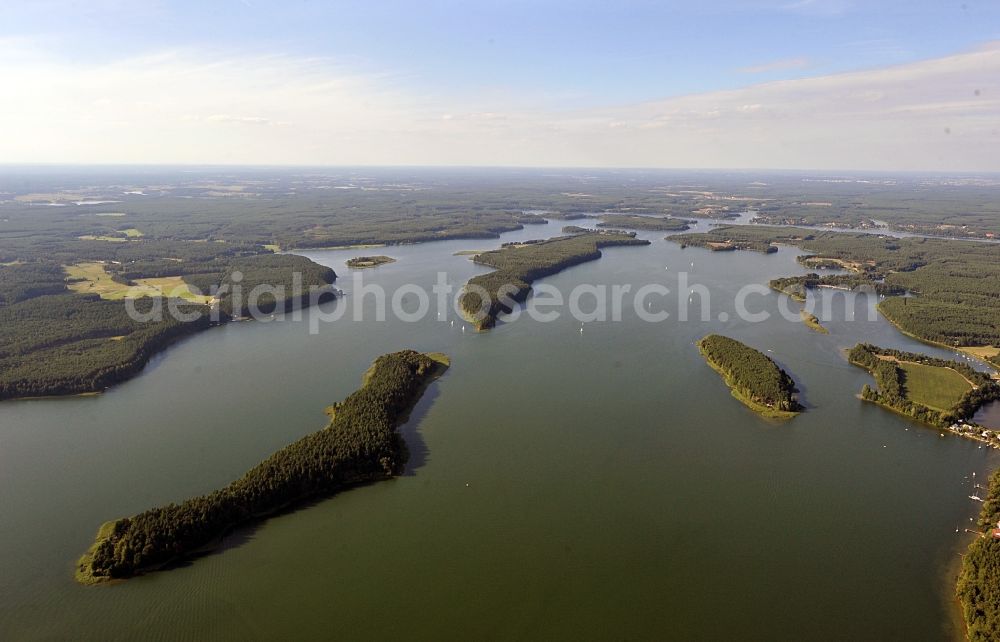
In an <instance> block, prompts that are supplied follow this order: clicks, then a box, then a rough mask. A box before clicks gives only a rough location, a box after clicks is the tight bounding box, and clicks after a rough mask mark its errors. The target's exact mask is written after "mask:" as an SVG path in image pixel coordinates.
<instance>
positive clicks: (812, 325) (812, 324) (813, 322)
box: [799, 310, 830, 334]
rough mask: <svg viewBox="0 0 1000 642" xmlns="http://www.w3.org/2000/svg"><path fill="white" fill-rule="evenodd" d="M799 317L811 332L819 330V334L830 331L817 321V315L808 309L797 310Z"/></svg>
mask: <svg viewBox="0 0 1000 642" xmlns="http://www.w3.org/2000/svg"><path fill="white" fill-rule="evenodd" d="M799 317H801V319H802V323H805V324H806V327H808V328H809V329H810V330H812V331H813V332H819V333H820V334H830V331H829V330H827V329H826V328H825V327H823V324H822V323H820V322H819V317H817V316H816V315H815V314H813V313H812V312H809V311H808V310H799Z"/></svg>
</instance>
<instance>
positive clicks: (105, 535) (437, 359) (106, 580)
mask: <svg viewBox="0 0 1000 642" xmlns="http://www.w3.org/2000/svg"><path fill="white" fill-rule="evenodd" d="M390 354H392V355H395V354H398V353H390ZM419 354H420V355H422V356H424V357H426V358H427V359H429V360H430V361H431V362H432V363H433V366H432V368H431V369H430V371H429V372H427V373H426V374H425V375H424V377H423V379H422V380H421V381H419V383H418V385H417V386H416V387H415V388H414V389H413V390H412V392H411V395H410V397H409V398H408V399H407V400H406V403H405V404H404V405H403V406H402V407H401V408H400V409H399V412H398V414H397V415H396V416H395V417H394V418H393V428H392V432H393V434H395V435H396V436H397V438H398V440H399V447H401V449H402V453H403V457H404V461H405V458H406V443H405V441H403V439H402V436H401V435H399V433H398V432H397V431H398V429H399V428H400V427H401V426H402V425H404V424H405V423H406V422H408V421H409V419H410V415H411V413H412V412H413V409H414V408H415V407H416V405H417V404H418V403H419V402H420V400H421V399H422V398H423V395H424V393H425V392H426V390H427V388H428V387H429V386H430V385H431V384H432V383H434V382H435V381H437V380H438V379H439V378H440V377H441V376H443V375H444V374H445V372H447V370H448V368H449V367H450V366H451V359H450V358H449V357H448V355H446V354H444V353H442V352H421V353H419ZM385 356H388V355H382V357H385ZM382 357H379V358H376V359H375V361H373V362H372V365H371V366H369V367H368V369H367V370H366V371H365V372H364V374H363V375H362V383H361V386H360V387H359V388H358V389H357V390H355V391H354V392H352V393H351V395H353V394H355V393H356V392H359V391H362V390H364V389H365V388H366V387H367V386H368V385H369V383H370V381H371V379H372V377H373V376H374V374H375V373H376V368H377V366H378V363H379V360H380V359H381V358H382ZM351 395H348V397H350V396H351ZM345 399H347V397H345ZM340 403H343V400H342V401H341V402H336V403H334V404H331V405H330V406H327V408H326V409H325V412H326V414H327V415H329V418H330V419H329V422H328V423H327V425H326V426H324V427H323V428H321V429H320V430H319V431H316V432H318V433H322V432H323V431H327V430H330V429H331V427H332V426H333V423H334V421H335V417H336V410H337V408H338V406H339V404H340ZM311 434H315V433H311ZM308 436H309V435H307V436H306V437H308ZM306 437H304V438H303V439H305V438H306ZM300 441H302V440H301V439H300V440H298V441H296V442H293V443H292V444H289V445H286V446H284V447H283V448H281V449H279V450H278V451H275V452H282V451H284V450H286V449H287V448H289V447H292V446H294V445H295V444H297V443H299V442H300ZM273 456H274V453H272V454H271V455H269V456H268V458H265V459H264V460H262V462H260V463H258V464H256V465H255V466H254V467H252V468H251V469H250V470H254V469H256V468H257V467H258V466H260V465H261V463H263V462H265V461H268V459H270V457H273ZM358 475H361V474H360V473H356V474H355V477H354V478H349V479H347V480H345V481H344V482H343V485H342V486H341V487H339V488H335V489H334V490H332V492H327V493H324V492H323V491H322V490H320V491H315V492H314V491H306V492H304V493H302V494H300V495H298V496H296V497H293V498H291V499H289V500H288V501H286V502H283V503H282V504H280V505H278V506H275V507H273V508H270V509H268V510H264V511H257V512H253V513H250V514H249V515H248V516H247V517H245V518H243V519H239V520H237V521H235V522H233V523H231V524H228V525H227V526H225V527H224V528H223V529H222V531H221V532H220V533H219V534H218V535H217V536H215V537H212V538H210V539H209V540H208V541H207V542H206V543H204V544H202V545H201V546H197V547H195V548H193V549H191V550H188V551H183V552H180V553H177V554H175V555H172V556H171V557H169V558H167V559H166V560H163V561H161V562H157V563H155V564H148V565H144V566H138V567H136V568H135V569H134V570H133V572H132V574H130V575H127V576H122V577H112V576H110V575H108V576H105V575H95V574H94V573H93V568H92V566H93V560H94V554H95V552H96V551H97V549H98V548H99V547H100V546H102V545H103V544H104V543H105V542H108V541H110V539H111V537H112V535H113V534H114V530H115V528H116V526H117V525H118V524H119V523H120V522H121V521H122V520H123V519H125V520H131V519H134V518H135V516H131V517H126V518H118V519H114V520H110V521H106V522H104V523H103V524H101V526H100V527H99V528H98V530H97V533H96V535H95V537H94V541H93V543H92V544H91V545H90V546H89V547H88V548H87V550H86V551H85V552H84V553H83V555H81V556H80V557H79V558H78V559H77V561H76V564H75V569H74V578H75V580H76V581H77V582H78V583H80V584H83V585H86V586H95V585H99V584H112V583H118V582H123V581H125V580H127V579H130V578H132V577H138V576H140V575H146V574H148V573H152V572H156V571H159V570H163V569H165V568H168V567H170V566H171V565H172V564H176V563H178V562H180V561H182V560H185V559H190V558H196V557H198V556H200V555H203V554H205V553H207V552H210V551H212V550H215V549H217V548H218V547H219V546H220V545H221V544H222V542H223V541H224V540H225V539H226V537H227V536H229V535H230V534H232V533H233V532H234V531H235V530H237V529H239V528H242V527H245V526H248V525H250V524H253V523H255V522H258V521H263V520H267V519H269V518H271V517H274V516H276V515H280V514H282V513H284V512H286V511H292V510H294V508H295V507H296V506H299V505H301V504H303V503H305V502H307V501H310V500H316V501H322V500H324V499H327V498H330V497H333V496H335V495H337V494H339V493H341V492H343V491H346V490H350V489H352V488H355V487H358V486H364V485H367V484H371V483H375V482H377V481H386V480H390V479H394V478H395V477H397V476H398V472H392V473H389V472H385V473H382V475H381V476H374V477H365V476H358ZM237 481H238V480H237ZM227 488H228V486H227ZM214 492H221V490H217V491H214ZM209 494H211V493H209ZM172 505H173V503H171V506H172ZM140 514H141V513H140Z"/></svg>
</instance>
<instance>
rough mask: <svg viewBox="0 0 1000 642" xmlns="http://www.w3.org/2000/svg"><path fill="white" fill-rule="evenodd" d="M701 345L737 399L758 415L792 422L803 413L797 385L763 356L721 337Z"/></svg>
mask: <svg viewBox="0 0 1000 642" xmlns="http://www.w3.org/2000/svg"><path fill="white" fill-rule="evenodd" d="M697 345H698V350H699V351H700V352H701V354H702V356H703V357H705V361H706V362H707V363H708V365H709V366H711V367H712V369H713V370H715V371H716V372H718V373H719V374H721V375H722V377H723V379H725V381H726V385H728V386H729V389H730V390H731V391H732V394H733V396H734V397H736V398H737V399H739V400H740V401H741V402H742V403H743V404H744V405H745V406H747V407H748V408H750V409H751V410H753V411H754V412H757V413H759V414H760V415H762V416H764V417H767V418H769V419H790V418H792V417H794V416H796V415H797V414H799V413H800V412H802V410H803V407H802V405H801V404H799V402H798V399H797V397H796V393H797V392H798V389H797V388H796V387H795V382H794V381H793V380H792V378H791V377H790V376H789V375H788V373H786V372H785V371H784V370H782V369H781V368H780V367H778V364H776V363H775V362H774V361H773V360H771V358H770V357H768V356H767V355H765V354H764V353H763V352H760V351H759V350H755V349H753V348H751V347H750V346H748V345H746V344H744V343H741V342H739V341H737V340H736V339H731V338H729V337H724V336H722V335H718V334H710V335H708V336H707V337H704V338H703V339H702V340H701V341H699V342H698V344H697Z"/></svg>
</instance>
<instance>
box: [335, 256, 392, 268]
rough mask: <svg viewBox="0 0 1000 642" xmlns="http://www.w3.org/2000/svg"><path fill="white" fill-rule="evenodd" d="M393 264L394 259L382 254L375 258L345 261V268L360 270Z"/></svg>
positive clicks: (357, 257)
mask: <svg viewBox="0 0 1000 642" xmlns="http://www.w3.org/2000/svg"><path fill="white" fill-rule="evenodd" d="M395 262H396V259H394V258H392V257H391V256H385V255H384V254H379V255H377V256H356V257H354V258H353V259H347V267H349V268H354V269H356V270H360V269H362V268H370V267H378V266H380V265H386V264H388V263H395Z"/></svg>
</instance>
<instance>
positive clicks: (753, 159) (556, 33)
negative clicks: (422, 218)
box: [0, 0, 1000, 173]
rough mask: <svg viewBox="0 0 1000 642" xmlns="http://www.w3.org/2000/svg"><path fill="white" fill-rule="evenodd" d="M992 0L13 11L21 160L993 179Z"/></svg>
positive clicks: (9, 122) (996, 19) (6, 56)
mask: <svg viewBox="0 0 1000 642" xmlns="http://www.w3.org/2000/svg"><path fill="white" fill-rule="evenodd" d="M997 24H1000V6H996V5H995V4H989V3H976V2H967V3H964V4H961V5H954V6H951V5H949V6H941V5H940V3H931V2H902V1H898V0H890V1H887V2H880V3H877V6H873V5H872V4H871V3H867V4H866V3H860V2H853V1H851V0H800V1H798V2H788V1H781V0H754V1H752V2H731V1H722V2H715V3H710V4H707V5H696V4H693V3H689V2H680V1H673V2H667V3H649V2H640V1H632V2H625V3H616V4H614V5H609V4H603V3H594V2H582V3H569V2H560V1H552V2H543V3H523V2H510V3H502V4H500V5H498V4H494V3H459V2H453V1H450V0H448V1H442V2H435V3H430V4H427V5H422V6H419V7H415V6H413V5H410V4H408V3H403V2H388V3H379V4H378V5H377V6H370V5H367V4H365V3H355V2H339V3H321V4H315V3H310V4H308V5H303V6H297V5H296V6H292V5H288V6H284V5H283V6H280V7H279V6H275V5H271V4H267V3H256V2H249V1H243V2H240V1H237V0H233V1H232V2H222V3H212V4H211V5H210V6H203V5H201V4H199V3H194V2H175V3H169V4H164V3H161V2H158V1H155V0H144V1H140V2H133V3H124V4H123V3H121V2H118V1H117V0H95V1H94V2H91V3H87V4H86V5H80V4H79V3H75V2H70V1H69V0H48V1H46V2H23V1H15V2H12V3H10V4H9V6H7V7H5V9H4V20H3V24H2V25H0V63H2V64H0V97H2V99H3V100H0V115H2V117H3V121H4V122H5V124H6V126H7V127H6V130H7V131H5V132H4V136H2V137H0V159H3V161H4V162H5V163H12V164H34V163H44V164H60V165H63V164H65V165H75V164H80V165H89V164H111V165H122V164H137V163H139V164H149V165H213V166H228V165H239V166H244V165H252V166H270V167H278V166H305V167H308V166H313V167H316V166H338V167H355V166H377V167H423V166H430V167H465V166H475V167H529V168H530V167H539V168H621V169H722V170H808V171H847V170H845V169H844V168H852V171H872V172H884V171H920V172H980V173H982V172H997V171H1000V155H998V154H996V153H995V150H996V147H997V144H998V143H1000V125H998V121H1000V119H998V118H997V116H998V115H1000V94H998V93H997V92H998V90H997V88H996V83H995V80H994V79H995V78H996V77H997V76H998V75H1000V29H997V28H996V27H995V25H997Z"/></svg>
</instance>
